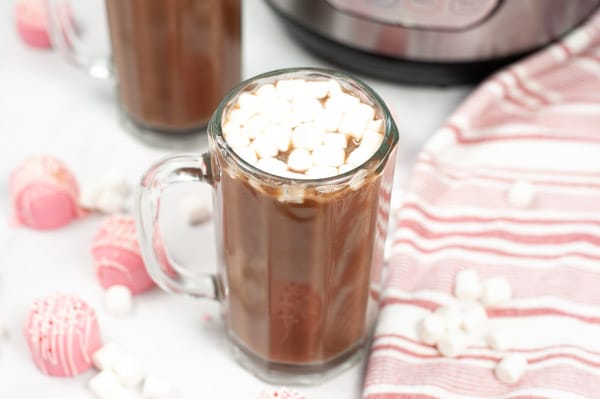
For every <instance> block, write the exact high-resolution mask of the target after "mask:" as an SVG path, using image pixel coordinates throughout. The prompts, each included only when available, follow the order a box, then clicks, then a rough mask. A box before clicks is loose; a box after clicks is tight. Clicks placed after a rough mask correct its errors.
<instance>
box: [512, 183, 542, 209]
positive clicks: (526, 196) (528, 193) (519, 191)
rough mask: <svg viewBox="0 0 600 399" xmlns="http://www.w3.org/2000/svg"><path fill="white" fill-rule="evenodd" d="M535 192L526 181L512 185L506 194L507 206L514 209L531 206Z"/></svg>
mask: <svg viewBox="0 0 600 399" xmlns="http://www.w3.org/2000/svg"><path fill="white" fill-rule="evenodd" d="M534 198H535V190H534V188H533V185H532V184H531V183H530V182H528V181H526V180H518V181H516V182H515V183H513V184H512V185H511V186H510V187H509V189H508V192H507V197H506V199H507V200H508V204H509V205H510V206H512V207H515V208H521V209H526V208H530V207H531V205H533V201H534Z"/></svg>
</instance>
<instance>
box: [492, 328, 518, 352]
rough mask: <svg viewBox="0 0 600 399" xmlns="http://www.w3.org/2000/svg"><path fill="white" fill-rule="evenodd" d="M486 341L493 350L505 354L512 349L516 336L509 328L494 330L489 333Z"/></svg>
mask: <svg viewBox="0 0 600 399" xmlns="http://www.w3.org/2000/svg"><path fill="white" fill-rule="evenodd" d="M486 340H487V343H488V345H489V347H490V348H491V349H493V350H495V351H499V352H505V351H507V350H509V349H511V348H512V345H513V341H514V335H513V332H512V331H511V330H510V329H509V328H494V329H492V330H490V331H489V332H488V334H487V337H486Z"/></svg>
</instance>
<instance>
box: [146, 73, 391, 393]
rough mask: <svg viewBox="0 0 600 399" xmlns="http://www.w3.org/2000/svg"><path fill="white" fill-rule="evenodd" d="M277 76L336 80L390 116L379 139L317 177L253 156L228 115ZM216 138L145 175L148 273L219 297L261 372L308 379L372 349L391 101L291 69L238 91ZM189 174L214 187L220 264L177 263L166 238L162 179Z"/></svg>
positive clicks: (238, 353) (236, 347) (180, 288)
mask: <svg viewBox="0 0 600 399" xmlns="http://www.w3.org/2000/svg"><path fill="white" fill-rule="evenodd" d="M280 78H301V79H307V80H308V79H313V80H314V79H329V78H334V79H337V80H338V81H339V82H340V84H341V85H342V87H343V88H345V89H346V90H349V91H351V92H352V93H354V94H357V95H359V96H360V97H361V98H362V101H365V102H367V103H369V104H370V105H371V106H373V107H374V108H375V109H376V110H377V111H376V112H377V114H378V115H379V117H380V118H382V119H383V120H384V122H385V134H384V140H383V142H382V144H381V145H380V147H379V149H378V150H377V151H376V152H375V153H374V154H373V155H372V156H371V158H370V159H369V160H368V161H366V162H365V163H364V164H362V165H360V166H359V167H357V168H355V169H353V170H351V171H349V172H347V173H344V174H341V175H337V176H333V177H328V178H320V179H312V180H297V179H291V178H285V177H280V176H276V175H271V174H269V173H267V172H264V171H262V170H259V169H257V168H256V167H254V166H253V165H251V164H249V163H246V162H245V161H244V160H243V159H242V158H240V157H239V156H238V155H237V154H236V153H235V152H234V151H233V150H232V149H231V147H229V145H228V144H227V142H226V141H225V139H224V137H223V133H222V130H221V126H222V122H223V118H224V115H225V114H226V112H227V110H228V109H230V107H231V106H232V104H233V103H234V101H235V100H236V99H237V96H238V95H239V94H240V93H241V92H243V91H246V90H249V89H250V90H251V89H253V88H255V87H257V86H258V85H262V84H265V83H270V82H274V81H276V80H278V79H280ZM208 138H209V150H208V152H206V153H204V154H202V155H200V154H180V155H174V156H171V157H168V158H166V159H164V160H162V161H160V162H159V163H157V164H156V165H154V166H153V167H152V168H151V169H150V170H149V171H148V172H147V173H146V174H145V176H144V177H143V178H142V181H141V187H139V188H138V193H137V196H136V218H137V223H138V233H139V235H140V247H141V249H142V254H143V257H144V261H145V264H146V268H147V269H148V272H149V274H150V276H151V277H152V278H153V280H154V281H155V282H156V283H157V284H158V285H159V286H160V287H162V288H163V289H165V290H166V291H170V292H173V293H178V294H189V295H192V296H196V297H203V298H210V299H214V300H217V301H219V302H220V303H221V304H222V307H223V315H224V319H225V325H226V328H227V337H228V341H229V343H230V346H231V348H232V349H233V353H234V357H235V358H236V359H237V360H238V361H239V362H240V363H241V364H242V365H243V366H245V367H246V368H248V369H249V370H250V371H251V372H253V373H254V374H256V375H257V376H259V377H260V378H263V379H264V380H267V381H270V382H277V383H307V384H309V383H314V382H318V381H321V380H323V379H326V378H328V377H330V376H332V375H334V374H336V373H337V372H339V371H341V370H343V369H345V368H347V367H350V366H351V365H352V364H353V363H354V362H355V361H356V360H357V359H359V358H360V357H361V356H362V354H363V353H364V350H365V346H366V345H365V344H366V341H367V339H368V337H369V334H370V332H371V330H372V327H373V324H374V321H375V317H376V314H377V309H378V306H377V305H378V304H377V301H378V292H379V289H380V284H381V268H382V264H383V249H384V242H385V235H386V226H387V221H388V214H389V200H390V193H391V185H392V181H393V172H394V163H395V153H396V151H395V147H396V144H397V142H398V131H397V128H396V125H395V123H394V121H393V120H392V117H391V116H390V112H389V110H388V109H387V107H386V106H385V104H384V102H383V101H382V100H381V98H380V97H379V96H378V95H377V94H376V93H374V92H373V91H372V90H371V89H370V88H369V87H367V86H366V85H365V84H364V83H362V82H360V81H358V80H356V79H353V78H351V77H348V76H346V75H343V74H341V73H338V72H334V71H329V70H323V69H284V70H278V71H274V72H269V73H266V74H263V75H259V76H257V77H254V78H252V79H249V80H247V81H245V82H243V83H241V84H240V85H239V86H237V87H236V88H235V89H233V90H232V91H231V92H229V94H227V96H226V97H225V98H224V99H223V101H222V102H221V104H220V105H219V107H218V108H217V110H216V112H215V113H214V115H213V116H212V118H211V120H210V122H209V125H208ZM190 181H198V182H203V183H206V184H209V185H210V186H211V187H212V189H213V205H214V227H215V233H216V242H217V258H218V272H217V273H216V274H198V273H195V272H194V271H193V270H192V268H190V267H189V265H188V266H187V267H186V266H185V265H178V264H175V263H174V262H173V261H172V260H171V259H170V258H169V256H168V255H167V252H166V251H165V249H164V247H163V245H162V242H163V239H162V236H161V232H160V227H159V216H160V201H161V195H162V193H163V190H165V189H166V188H167V187H169V186H171V185H173V184H176V183H180V182H190ZM298 194H301V195H298Z"/></svg>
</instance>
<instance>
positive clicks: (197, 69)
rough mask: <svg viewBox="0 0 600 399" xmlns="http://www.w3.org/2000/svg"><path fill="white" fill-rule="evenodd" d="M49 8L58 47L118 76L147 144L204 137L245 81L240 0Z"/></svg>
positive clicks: (54, 1) (135, 0) (130, 120)
mask: <svg viewBox="0 0 600 399" xmlns="http://www.w3.org/2000/svg"><path fill="white" fill-rule="evenodd" d="M48 3H49V9H50V16H51V18H50V22H51V36H52V41H53V42H54V45H55V46H56V47H57V48H59V49H60V50H61V52H62V53H63V54H65V55H66V56H67V57H68V59H69V60H71V61H73V62H74V63H75V64H77V65H80V66H82V67H84V68H85V69H86V70H87V71H88V72H89V73H90V74H91V75H92V76H94V77H97V78H109V77H111V76H112V75H116V78H117V81H118V86H119V89H118V91H119V100H120V106H121V109H122V111H123V114H124V116H125V118H124V120H125V122H126V124H127V126H128V127H129V128H130V130H131V131H133V132H134V133H137V135H138V136H139V137H142V138H143V139H146V141H150V142H154V143H158V144H168V143H169V140H168V139H169V138H170V139H174V138H177V137H179V138H183V137H197V133H198V132H200V131H204V129H205V128H206V125H207V123H208V120H209V118H210V116H211V115H212V113H213V112H214V110H215V109H216V107H217V105H218V104H219V101H220V100H221V99H222V98H223V96H224V95H225V94H226V93H227V91H229V90H230V89H231V88H233V86H235V85H236V84H238V83H239V81H240V78H241V71H240V68H241V61H240V56H241V46H240V44H241V43H240V41H241V15H240V12H241V4H240V3H241V2H240V0H180V1H161V0H94V1H85V2H79V1H72V0H48ZM104 16H106V17H107V18H105V17H104ZM107 21H108V23H107ZM107 27H108V29H107ZM107 30H108V32H107ZM108 37H110V45H109V44H108Z"/></svg>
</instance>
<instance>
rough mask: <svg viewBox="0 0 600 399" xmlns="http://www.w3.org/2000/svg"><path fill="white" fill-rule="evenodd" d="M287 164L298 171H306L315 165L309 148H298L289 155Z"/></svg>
mask: <svg viewBox="0 0 600 399" xmlns="http://www.w3.org/2000/svg"><path fill="white" fill-rule="evenodd" d="M287 166H288V167H289V168H290V170H293V171H296V172H306V171H307V170H308V169H310V168H311V166H313V158H312V156H311V155H310V152H308V150H307V149H305V148H296V149H295V150H294V151H292V152H291V153H290V155H289V156H288V160H287Z"/></svg>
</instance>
